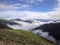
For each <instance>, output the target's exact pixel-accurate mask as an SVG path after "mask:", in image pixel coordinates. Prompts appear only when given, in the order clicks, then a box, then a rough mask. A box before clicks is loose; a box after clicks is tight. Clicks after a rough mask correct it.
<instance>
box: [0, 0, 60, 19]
mask: <svg viewBox="0 0 60 45" xmlns="http://www.w3.org/2000/svg"><path fill="white" fill-rule="evenodd" d="M20 1H22V2H23V1H24V0H20ZM43 1H44V0H25V2H27V3H30V4H36V3H38V2H43ZM11 3H13V2H11ZM30 4H26V3H25V4H21V3H14V4H7V2H5V3H4V2H3V3H0V10H5V11H0V17H7V18H9V17H10V18H13V17H20V18H26V19H33V18H40V19H41V18H42V19H43V18H45V19H60V0H58V6H57V7H55V8H54V10H53V11H50V12H44V13H43V12H32V11H25V10H28V9H29V8H30V7H31V5H30ZM19 9H20V10H23V11H18V10H19Z"/></svg>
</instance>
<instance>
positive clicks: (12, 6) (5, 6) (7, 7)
mask: <svg viewBox="0 0 60 45" xmlns="http://www.w3.org/2000/svg"><path fill="white" fill-rule="evenodd" d="M27 8H29V5H28V4H24V5H22V4H18V3H16V4H3V3H0V10H17V9H27Z"/></svg>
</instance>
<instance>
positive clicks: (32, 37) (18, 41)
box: [0, 29, 55, 45]
mask: <svg viewBox="0 0 60 45" xmlns="http://www.w3.org/2000/svg"><path fill="white" fill-rule="evenodd" d="M0 45H55V44H54V43H52V42H49V41H47V40H46V39H44V38H42V37H40V36H38V35H36V34H34V33H32V32H28V31H24V30H9V29H5V30H0Z"/></svg>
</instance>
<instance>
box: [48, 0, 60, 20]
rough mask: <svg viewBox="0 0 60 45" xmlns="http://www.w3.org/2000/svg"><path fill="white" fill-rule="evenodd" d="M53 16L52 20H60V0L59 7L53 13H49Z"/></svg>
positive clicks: (59, 0)
mask: <svg viewBox="0 0 60 45" xmlns="http://www.w3.org/2000/svg"><path fill="white" fill-rule="evenodd" d="M48 14H49V15H51V18H52V19H59V20H60V0H58V6H57V7H56V8H54V10H53V11H51V12H48Z"/></svg>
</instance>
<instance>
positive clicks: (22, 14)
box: [0, 11, 50, 19]
mask: <svg viewBox="0 0 60 45" xmlns="http://www.w3.org/2000/svg"><path fill="white" fill-rule="evenodd" d="M0 17H4V18H24V19H36V18H37V19H49V18H50V16H49V15H47V14H45V13H40V12H31V11H1V12H0Z"/></svg>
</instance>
